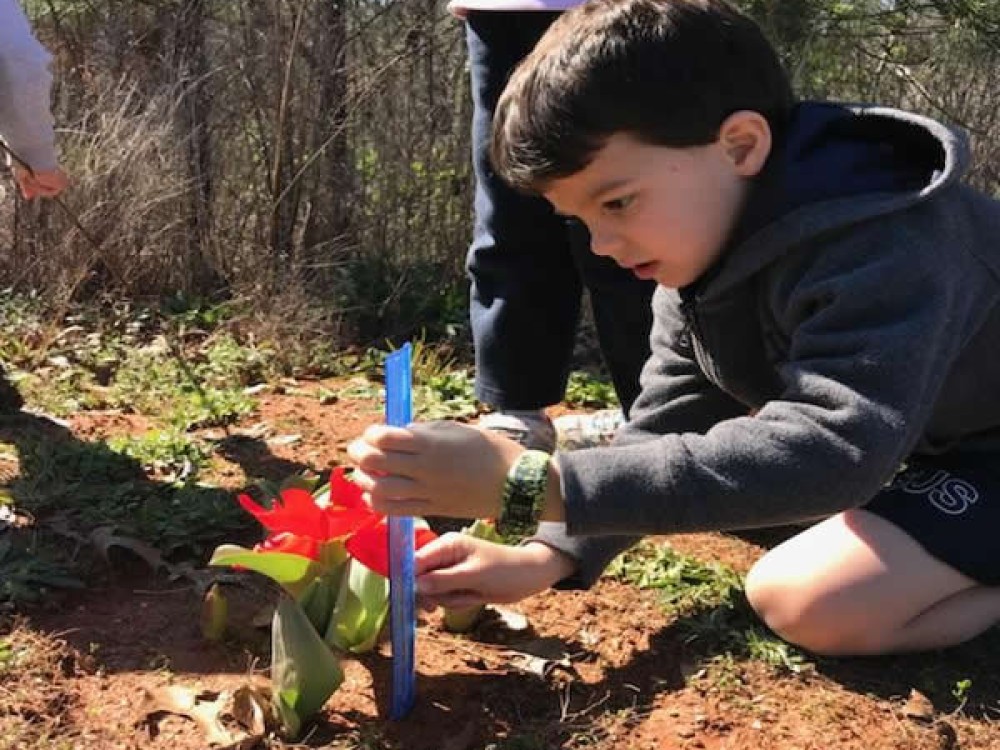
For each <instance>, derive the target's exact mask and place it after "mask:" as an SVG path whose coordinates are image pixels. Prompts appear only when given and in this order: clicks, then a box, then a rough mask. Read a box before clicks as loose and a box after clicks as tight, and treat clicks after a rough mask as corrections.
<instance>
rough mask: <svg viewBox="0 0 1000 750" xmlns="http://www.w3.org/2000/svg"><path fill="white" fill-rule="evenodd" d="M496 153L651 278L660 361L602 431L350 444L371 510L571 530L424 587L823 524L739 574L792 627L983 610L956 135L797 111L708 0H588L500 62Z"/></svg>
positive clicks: (993, 290)
mask: <svg viewBox="0 0 1000 750" xmlns="http://www.w3.org/2000/svg"><path fill="white" fill-rule="evenodd" d="M492 154H493V161H494V164H495V167H496V169H497V171H498V173H499V174H501V175H502V176H503V177H504V179H506V180H507V181H508V182H510V183H511V184H513V185H515V186H516V187H519V188H521V189H530V190H534V191H536V192H539V193H541V194H542V195H544V197H545V198H546V199H548V200H549V201H550V202H551V203H552V204H553V206H555V208H556V210H557V211H559V212H560V213H563V214H567V215H573V216H577V217H579V218H580V219H581V220H583V222H584V223H585V224H586V225H587V227H588V229H589V230H590V233H591V236H592V250H593V252H595V253H597V254H599V255H607V256H610V257H612V258H613V259H614V260H615V261H617V262H618V263H619V264H620V265H622V266H624V267H626V268H630V269H632V270H633V272H634V273H635V274H636V275H637V276H640V277H642V278H654V279H656V281H657V282H658V284H659V287H658V289H657V292H656V295H655V297H654V301H653V309H654V327H653V332H652V335H651V344H652V355H651V357H650V359H649V361H648V362H647V364H646V366H645V368H644V370H643V374H642V381H641V382H642V392H641V394H640V396H639V398H638V399H637V401H636V402H635V405H634V406H633V410H632V415H631V420H630V422H629V424H627V425H626V426H625V427H624V428H622V429H621V431H620V432H619V434H618V435H617V437H616V439H615V442H614V443H613V445H611V446H609V447H605V448H595V449H591V450H582V451H578V452H573V453H565V454H558V455H556V456H555V457H554V458H553V459H552V460H548V458H547V457H546V456H544V455H540V454H538V453H536V452H532V451H525V450H524V449H522V448H521V447H520V446H518V445H516V444H514V443H511V442H510V441H507V440H504V439H503V438H502V437H499V436H497V435H495V434H489V433H487V432H484V431H481V430H477V429H476V428H472V427H467V426H463V425H458V424H448V423H429V424H415V425H411V426H410V427H409V428H408V429H400V428H395V429H392V428H388V427H384V426H379V427H372V428H369V430H368V431H367V432H366V433H365V435H364V437H363V438H362V439H360V440H358V441H355V442H354V443H353V444H352V445H351V447H350V454H351V456H352V458H353V460H354V461H355V462H356V463H357V465H358V466H359V472H358V475H357V476H358V481H359V482H361V484H362V486H363V487H364V488H365V489H366V491H367V492H368V493H369V495H370V497H371V502H372V504H373V506H374V507H375V508H376V509H378V510H380V511H383V512H387V513H394V514H395V513H400V514H406V513H408V514H416V515H454V516H470V517H471V516H479V517H497V516H499V517H500V518H501V520H519V519H525V518H527V519H531V518H537V517H539V515H540V517H541V519H542V520H544V521H552V522H560V523H555V524H548V523H546V524H542V527H541V528H540V530H539V533H538V534H537V535H536V536H535V537H533V538H532V539H531V540H530V541H528V542H527V543H526V544H525V545H523V546H521V547H512V548H505V547H501V546H496V545H488V544H484V543H481V542H477V541H475V540H471V539H468V538H465V537H461V536H451V537H446V538H443V539H442V540H440V541H439V542H438V543H437V544H435V545H433V546H428V547H427V548H425V549H424V550H422V551H421V555H420V558H419V560H418V573H419V574H420V575H419V578H418V587H419V590H420V591H421V592H422V595H423V596H424V597H425V599H426V601H427V602H429V603H431V604H435V603H436V604H447V605H449V606H451V605H461V604H468V603H472V602H474V601H511V600H514V599H519V598H522V597H524V596H527V595H529V594H532V593H534V592H536V591H539V590H542V589H543V588H545V587H547V586H551V585H555V584H558V585H562V586H573V585H577V586H579V585H589V584H590V583H592V582H593V581H594V580H595V579H596V577H597V576H598V575H599V573H600V571H601V570H602V568H603V567H604V565H606V563H607V562H608V560H610V558H611V556H612V555H613V554H615V553H616V552H618V551H619V550H621V549H623V548H624V547H626V546H627V545H628V544H630V543H631V542H632V541H634V539H635V537H636V536H638V535H643V534H660V533H672V532H685V531H702V530H715V529H718V530H724V529H736V528H747V527H754V526H762V525H771V524H782V523H786V522H792V521H802V520H807V519H821V518H825V519H826V520H823V521H820V522H819V523H817V524H816V525H815V526H812V527H811V528H809V529H808V530H806V531H804V532H802V533H801V534H799V535H798V536H796V537H794V538H792V539H790V540H789V541H787V542H785V543H783V544H781V545H779V546H778V547H776V548H774V549H773V550H771V551H770V552H768V553H767V554H766V555H765V556H764V557H763V558H761V560H760V561H759V562H758V563H757V564H756V565H755V566H754V568H753V569H752V570H751V571H750V573H749V575H748V577H747V581H746V587H747V596H748V598H749V600H750V602H751V604H752V605H753V606H754V608H755V609H756V610H757V612H758V613H759V614H760V616H761V617H762V618H763V619H764V621H765V622H766V623H767V624H768V625H769V626H770V627H771V628H772V629H774V630H775V631H776V632H777V633H779V634H780V635H782V636H784V637H785V638H787V639H788V640H790V641H792V642H794V643H797V644H799V645H801V646H803V647H805V648H808V649H811V650H813V651H816V652H820V653H827V654H877V653H888V652H900V651H909V650H917V649H929V648H937V647H942V646H948V645H951V644H955V643H959V642H961V641H964V640H966V639H968V638H971V637H972V636H975V635H976V634H978V633H980V632H982V631H983V630H985V629H986V628H989V627H990V626H991V625H993V624H994V623H996V622H997V621H998V620H1000V588H998V584H1000V551H998V550H1000V548H998V547H997V545H996V544H995V539H994V537H995V535H996V529H997V528H1000V388H998V387H997V384H998V383H1000V354H998V352H1000V304H998V302H1000V240H998V239H997V238H998V237H1000V204H998V203H997V202H995V201H992V200H990V199H989V198H987V197H985V196H984V195H981V194H979V193H977V192H975V191H974V190H972V189H971V188H969V187H967V186H965V185H963V184H961V183H960V178H961V177H962V174H963V172H964V170H965V168H966V161H967V151H966V146H965V143H964V141H963V139H962V137H961V136H960V135H959V134H957V133H956V132H954V131H952V130H950V129H949V128H947V127H945V126H944V125H941V124H939V123H937V122H934V121H933V120H930V119H927V118H925V117H921V116H919V115H915V114H910V113H906V112H900V111H897V110H892V109H889V108H882V107H846V106H840V105H835V104H824V103H813V102H804V103H796V102H795V100H794V98H793V95H792V92H791V90H790V87H789V84H788V81H787V79H786V77H785V74H784V73H783V71H782V69H781V66H780V64H779V62H778V60H777V58H776V56H775V54H774V51H773V50H772V49H771V47H770V45H769V44H768V43H767V42H766V41H765V39H764V38H763V36H762V35H761V32H760V30H759V29H758V28H757V26H756V25H755V24H754V23H753V22H752V21H750V20H749V19H747V18H746V17H744V16H743V15H741V14H740V13H739V12H737V11H736V10H734V9H732V8H730V7H729V6H727V5H725V4H724V3H723V2H721V0H591V2H589V3H587V4H585V5H583V6H580V7H579V8H577V9H575V10H573V11H570V12H569V13H567V14H566V15H565V16H563V17H562V18H561V19H560V20H559V21H557V22H556V23H555V24H554V25H553V26H552V28H551V29H550V30H549V32H548V33H547V34H546V35H545V36H544V37H543V39H542V40H541V41H540V43H539V44H538V46H537V47H536V48H535V50H534V52H533V53H532V54H531V55H530V56H529V57H528V58H527V59H526V61H525V62H524V63H523V64H522V65H521V66H520V67H519V68H518V70H517V72H516V73H515V74H514V76H513V77H512V79H511V81H510V83H509V85H508V86H507V88H506V90H505V92H504V94H503V96H502V98H501V101H500V103H499V105H498V107H497V114H496V121H495V125H494V140H493V150H492ZM904 464H905V468H904ZM563 524H565V525H563Z"/></svg>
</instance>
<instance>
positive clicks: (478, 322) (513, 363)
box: [466, 11, 581, 411]
mask: <svg viewBox="0 0 1000 750" xmlns="http://www.w3.org/2000/svg"><path fill="white" fill-rule="evenodd" d="M556 15H557V14H554V13H538V12H525V13H516V12H500V11H492V12H472V13H470V14H469V16H468V19H467V29H466V30H467V42H468V51H469V64H470V68H471V75H472V96H473V105H474V111H473V129H472V144H473V166H474V170H475V175H476V197H475V201H476V203H475V214H476V216H475V233H474V237H473V241H472V245H471V247H470V249H469V258H468V270H469V275H470V278H471V280H472V292H471V302H470V319H471V324H472V335H473V344H474V346H475V352H476V395H477V396H478V398H479V399H481V400H482V401H484V402H486V403H488V404H490V405H492V406H493V407H495V408H497V409H500V410H504V411H508V410H537V409H541V408H543V407H545V406H548V405H550V404H554V403H558V402H559V401H560V400H562V397H563V393H564V391H565V387H566V377H567V375H568V370H569V363H570V357H571V355H572V351H573V342H574V336H575V332H576V326H577V321H578V317H579V312H580V295H581V284H580V279H579V276H578V274H577V271H576V268H575V267H574V265H573V263H572V260H571V255H570V251H569V240H568V236H567V231H566V223H565V220H564V219H562V218H561V217H558V216H556V215H555V214H554V213H553V211H552V209H551V207H550V206H549V205H548V203H546V202H545V201H544V200H542V199H540V198H533V197H527V196H524V195H521V194H519V193H516V192H515V191H513V190H511V189H510V188H509V187H507V186H506V185H505V184H504V183H503V182H502V181H501V180H500V179H499V178H498V177H497V176H496V175H495V174H494V173H493V170H492V169H491V168H490V164H489V154H488V150H489V141H490V129H491V125H492V117H493V110H494V107H495V105H496V100H497V98H498V97H499V95H500V93H501V91H502V90H503V87H504V85H505V83H506V81H507V78H508V76H509V74H510V72H511V70H513V68H514V66H515V65H516V64H517V63H518V62H519V61H520V60H521V58H522V57H524V55H526V54H527V53H528V52H529V51H530V50H531V49H532V47H533V46H534V44H535V42H536V41H537V40H538V38H539V37H540V36H541V35H542V33H543V32H544V31H545V29H546V28H548V25H549V24H550V23H551V22H552V20H554V18H555V17H556Z"/></svg>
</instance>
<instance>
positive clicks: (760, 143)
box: [718, 109, 771, 177]
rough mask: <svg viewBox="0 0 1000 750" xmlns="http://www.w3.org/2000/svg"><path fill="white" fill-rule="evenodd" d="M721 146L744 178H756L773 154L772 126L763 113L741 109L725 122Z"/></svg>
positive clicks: (720, 133) (720, 130) (722, 129)
mask: <svg viewBox="0 0 1000 750" xmlns="http://www.w3.org/2000/svg"><path fill="white" fill-rule="evenodd" d="M718 143H719V144H720V145H721V146H722V148H723V149H724V151H725V154H726V156H727V157H728V158H729V160H730V161H731V162H732V164H733V168H734V169H735V171H736V173H737V174H738V175H739V176H740V177H754V176H756V175H757V174H758V173H759V172H760V170H761V169H763V168H764V163H765V162H766V161H767V157H768V155H769V154H770V153H771V126H770V125H768V124H767V118H765V117H764V115H762V114H760V112H754V111H753V110H749V109H741V110H739V111H737V112H733V113H732V114H731V115H729V117H727V118H726V119H725V120H723V121H722V126H721V127H720V128H719V139H718Z"/></svg>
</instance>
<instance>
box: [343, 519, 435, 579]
mask: <svg viewBox="0 0 1000 750" xmlns="http://www.w3.org/2000/svg"><path fill="white" fill-rule="evenodd" d="M433 539H437V534H435V533H434V532H433V531H431V530H430V529H429V528H427V527H426V526H417V525H415V528H414V532H413V549H414V550H418V549H420V548H421V547H423V546H424V545H425V544H427V543H428V542H430V541H431V540H433ZM346 546H347V552H348V553H349V554H350V555H351V557H353V558H354V559H356V560H357V561H358V562H360V563H361V564H362V565H364V566H365V567H367V568H369V569H371V570H373V571H375V572H376V573H378V574H379V575H382V576H385V577H386V578H388V577H389V524H388V523H387V522H386V519H385V517H381V518H380V519H379V521H378V523H375V524H372V525H370V526H366V527H364V528H362V529H359V530H358V531H355V532H354V533H353V534H352V535H351V536H350V537H349V538H348V539H347V542H346Z"/></svg>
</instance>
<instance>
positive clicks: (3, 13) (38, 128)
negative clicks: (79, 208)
mask: <svg viewBox="0 0 1000 750" xmlns="http://www.w3.org/2000/svg"><path fill="white" fill-rule="evenodd" d="M51 59H52V58H51V56H50V55H49V53H48V52H47V51H46V50H45V48H44V47H43V46H42V45H41V44H40V43H39V42H38V40H37V39H35V37H34V35H33V34H32V32H31V26H30V25H29V23H28V19H27V18H26V17H25V15H24V12H23V11H22V10H21V7H20V5H18V3H17V0H0V136H2V137H3V140H4V141H5V142H6V143H7V145H8V146H9V147H10V148H11V149H12V150H13V151H14V153H16V154H17V156H18V157H20V158H21V159H23V160H24V161H25V162H27V163H28V165H29V166H31V167H32V168H34V169H38V170H50V169H55V168H56V166H57V157H56V149H55V131H54V127H53V125H54V122H53V118H52V113H51V109H50V101H49V97H50V94H51V88H52V75H51V73H50V72H49V63H50V62H51Z"/></svg>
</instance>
